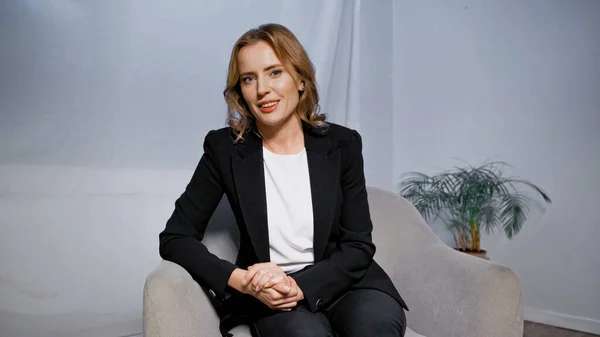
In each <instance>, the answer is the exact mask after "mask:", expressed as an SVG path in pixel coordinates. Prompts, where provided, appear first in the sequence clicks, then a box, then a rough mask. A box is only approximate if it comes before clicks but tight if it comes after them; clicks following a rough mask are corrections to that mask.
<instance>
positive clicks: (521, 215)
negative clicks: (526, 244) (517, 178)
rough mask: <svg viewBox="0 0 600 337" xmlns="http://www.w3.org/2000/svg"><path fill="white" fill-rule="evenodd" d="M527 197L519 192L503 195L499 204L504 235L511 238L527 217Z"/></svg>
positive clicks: (519, 229)
mask: <svg viewBox="0 0 600 337" xmlns="http://www.w3.org/2000/svg"><path fill="white" fill-rule="evenodd" d="M528 199H529V198H527V197H525V196H523V195H520V194H509V195H506V196H504V198H503V200H502V205H501V206H500V208H501V212H500V221H501V222H502V227H503V228H504V233H505V234H506V237H508V238H509V239H512V237H513V236H515V235H516V234H518V233H519V232H520V231H521V229H522V228H523V224H524V223H525V220H526V219H527V217H526V215H525V213H526V212H527V211H528V210H529V208H528V207H527V202H528Z"/></svg>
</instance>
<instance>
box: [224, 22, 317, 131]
mask: <svg viewBox="0 0 600 337" xmlns="http://www.w3.org/2000/svg"><path fill="white" fill-rule="evenodd" d="M260 41H264V42H266V43H268V44H269V45H270V46H271V48H273V51H274V52H275V55H277V58H278V59H279V60H280V61H281V62H282V63H283V65H284V67H286V68H288V71H290V70H292V69H293V70H294V71H295V72H296V74H297V76H299V77H300V80H301V81H303V82H304V91H302V92H300V99H299V101H298V106H297V108H296V114H298V116H299V117H300V119H301V120H302V121H303V122H305V123H307V124H309V125H311V126H315V127H326V126H327V123H325V119H326V115H324V114H319V93H318V91H317V84H316V79H315V68H314V66H313V64H312V62H311V61H310V59H309V57H308V54H307V53H306V51H305V50H304V47H303V46H302V44H300V42H299V41H298V39H297V38H296V36H295V35H294V34H293V33H292V32H291V31H290V30H289V29H288V28H286V27H285V26H282V25H280V24H275V23H269V24H264V25H261V26H259V27H257V28H254V29H251V30H249V31H247V32H246V33H244V35H242V36H241V37H240V38H239V39H238V40H237V41H236V43H235V45H234V46H233V50H232V51H231V58H230V60H229V71H228V74H227V85H226V87H225V90H224V91H223V95H224V96H225V101H226V102H227V125H228V126H229V127H231V129H232V131H233V133H234V134H235V138H236V141H239V140H243V139H244V134H245V133H246V132H248V131H250V130H251V129H252V128H253V127H254V128H255V125H254V124H255V118H254V116H253V115H252V112H251V110H250V108H249V107H248V105H247V104H246V101H245V100H244V97H243V96H242V90H241V86H240V71H239V67H238V60H237V57H238V55H239V52H240V50H241V49H242V48H243V47H244V46H247V45H251V44H254V43H257V42H260ZM254 131H255V132H257V133H258V130H254ZM259 136H260V134H259Z"/></svg>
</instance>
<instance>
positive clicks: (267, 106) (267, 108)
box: [258, 101, 279, 113]
mask: <svg viewBox="0 0 600 337" xmlns="http://www.w3.org/2000/svg"><path fill="white" fill-rule="evenodd" d="M278 105H279V101H271V102H268V103H264V104H261V105H259V106H258V108H259V109H260V111H261V112H262V113H270V112H273V111H275V109H277V106H278Z"/></svg>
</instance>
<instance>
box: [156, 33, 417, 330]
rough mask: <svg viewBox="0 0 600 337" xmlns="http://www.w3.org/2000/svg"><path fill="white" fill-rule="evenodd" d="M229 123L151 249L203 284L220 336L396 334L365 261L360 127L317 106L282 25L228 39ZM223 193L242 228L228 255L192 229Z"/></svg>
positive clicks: (399, 313)
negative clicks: (236, 330)
mask: <svg viewBox="0 0 600 337" xmlns="http://www.w3.org/2000/svg"><path fill="white" fill-rule="evenodd" d="M224 95H225V100H226V101H227V105H228V110H229V120H228V124H229V127H227V128H223V129H220V130H217V131H210V132H209V133H208V134H207V135H206V137H205V140H204V154H203V156H202V158H201V159H200V162H199V164H198V166H197V168H196V170H195V172H194V174H193V176H192V178H191V181H190V182H189V184H188V186H187V188H186V189H185V192H184V193H183V194H182V195H181V197H180V198H179V199H178V200H177V201H176V203H175V210H174V212H173V214H172V216H171V217H170V219H169V220H168V221H167V224H166V228H165V230H164V231H163V232H162V233H161V234H160V254H161V256H162V257H163V258H164V259H165V260H169V261H172V262H175V263H177V264H179V265H181V266H182V267H183V268H185V269H186V270H187V271H188V272H189V273H190V274H191V275H192V277H194V279H195V280H197V282H198V283H199V284H200V285H201V286H202V287H203V289H205V291H206V292H207V293H208V294H209V297H210V298H211V301H212V303H213V305H214V307H215V308H216V310H217V312H218V314H219V315H220V318H221V331H222V333H223V335H224V336H226V335H227V331H228V330H229V329H230V328H232V327H233V326H235V325H238V324H247V325H249V326H250V329H251V331H252V334H253V336H262V337H270V336H277V337H279V336H287V337H293V336H344V337H351V336H378V337H386V336H403V335H404V331H405V325H406V323H405V315H404V309H406V310H408V309H407V307H406V305H405V303H404V301H403V300H402V298H401V297H400V295H399V294H398V292H397V291H396V289H395V288H394V285H393V283H392V282H391V280H390V279H389V277H388V276H387V274H386V273H385V272H384V271H383V270H382V269H381V267H380V266H379V265H378V264H377V263H376V262H374V260H373V255H374V254H375V246H374V244H373V243H372V241H371V230H372V222H371V219H370V214H369V206H368V202H367V192H366V188H365V178H364V173H363V158H362V142H361V137H360V135H359V134H358V133H357V132H356V131H354V130H350V129H347V128H345V127H342V126H339V125H335V124H332V123H326V122H325V117H324V116H323V115H320V114H318V111H317V108H318V93H317V88H316V82H315V72H314V69H313V66H312V63H311V62H310V60H309V58H308V56H307V54H306V52H305V50H304V49H303V47H302V46H301V44H300V43H299V42H298V40H297V39H296V37H295V36H294V35H293V34H292V33H291V32H290V31H289V30H288V29H287V28H285V27H284V26H281V25H277V24H267V25H262V26H260V27H258V28H256V29H252V30H250V31H248V32H246V33H245V34H244V35H243V36H242V37H240V39H239V40H238V41H237V42H236V44H235V46H234V48H233V51H232V54H231V60H230V63H229V74H228V77H227V86H226V89H225V91H224ZM223 194H225V195H226V196H227V198H228V200H229V203H230V205H231V208H232V210H233V213H234V214H235V217H236V221H237V224H238V227H239V230H240V241H241V242H240V250H239V254H238V258H237V261H236V263H235V264H232V263H230V262H228V261H225V260H223V259H221V258H219V257H218V256H215V255H214V254H212V253H211V252H209V251H208V250H207V249H206V247H205V246H204V245H203V244H202V238H203V236H204V232H205V229H206V225H207V223H208V220H209V218H210V217H211V215H212V214H213V212H214V210H215V208H216V207H217V204H218V203H219V201H220V200H221V198H222V196H223Z"/></svg>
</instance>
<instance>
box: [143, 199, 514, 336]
mask: <svg viewBox="0 0 600 337" xmlns="http://www.w3.org/2000/svg"><path fill="white" fill-rule="evenodd" d="M368 192H369V203H370V208H371V216H372V219H373V224H374V233H373V240H374V242H375V245H376V246H377V253H376V254H375V259H376V260H377V262H379V263H380V264H381V266H382V267H383V268H384V269H385V270H386V271H387V272H388V274H389V275H390V277H391V278H392V280H393V281H394V283H395V285H396V287H397V288H398V290H399V291H400V294H401V295H402V296H403V297H404V299H405V300H406V302H407V304H408V307H409V309H410V311H408V312H407V324H408V327H409V329H408V330H407V333H406V337H414V336H420V335H423V336H427V337H522V336H523V313H522V303H521V289H520V284H519V280H518V278H517V276H516V275H515V273H514V272H513V271H511V270H510V269H508V268H506V267H503V266H501V265H498V264H496V263H493V262H490V261H487V260H483V259H480V258H476V257H472V256H469V255H466V254H463V253H459V252H457V251H455V250H453V249H452V248H450V247H448V246H447V245H446V244H444V243H443V242H442V241H440V240H439V239H438V238H437V236H436V235H435V234H434V233H433V232H432V231H431V230H430V228H429V227H428V225H427V224H426V223H425V221H424V220H423V219H422V218H421V216H420V214H419V213H418V212H417V210H416V209H415V208H414V207H413V206H412V205H411V204H410V203H409V202H408V201H407V200H405V199H403V198H401V197H399V196H397V195H394V194H392V193H390V192H387V191H384V190H381V189H376V188H369V189H368ZM228 208H229V206H228V205H227V204H226V202H222V203H221V205H220V207H219V209H218V210H217V212H215V215H214V216H213V218H212V219H211V223H210V224H209V230H210V233H209V234H208V235H207V239H206V243H207V246H208V248H209V249H210V250H211V251H212V252H214V253H216V254H217V255H219V256H221V257H223V258H226V259H228V260H230V261H234V260H235V255H236V252H237V250H236V242H237V233H236V231H237V230H236V229H235V220H234V219H233V216H232V215H231V212H230V211H229V209H228ZM231 333H232V334H233V335H234V336H235V337H249V336H250V333H249V330H248V329H247V327H244V326H241V327H238V328H235V329H234V330H232V331H231ZM144 335H145V336H146V337H192V336H195V337H216V336H219V329H218V319H217V316H216V314H215V311H214V310H213V308H212V306H211V304H210V302H209V300H208V298H207V296H206V295H205V294H204V292H203V291H202V289H201V288H200V286H199V285H198V284H197V283H196V282H195V281H194V280H193V279H192V277H191V276H190V275H189V274H188V273H187V272H186V271H185V270H184V269H183V268H181V267H180V266H178V265H176V264H174V263H171V262H168V261H162V262H161V264H160V265H159V266H157V268H156V269H155V270H154V271H153V272H152V273H151V274H150V275H149V276H148V278H147V280H146V284H145V287H144Z"/></svg>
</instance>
